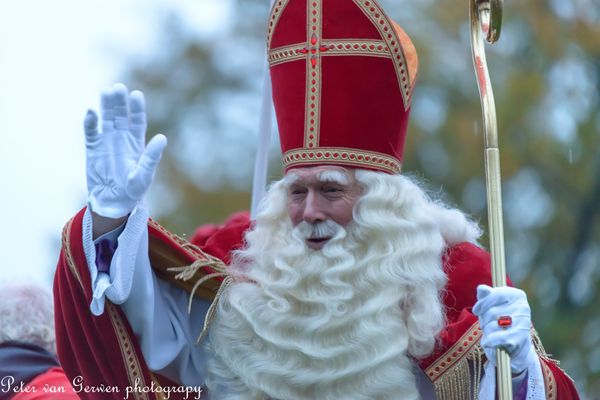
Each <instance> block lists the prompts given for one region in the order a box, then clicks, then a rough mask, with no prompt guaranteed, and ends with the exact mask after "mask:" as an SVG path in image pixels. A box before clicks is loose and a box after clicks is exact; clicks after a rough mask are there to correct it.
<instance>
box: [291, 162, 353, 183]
mask: <svg viewBox="0 0 600 400" xmlns="http://www.w3.org/2000/svg"><path fill="white" fill-rule="evenodd" d="M284 182H285V184H286V186H290V185H292V184H311V183H317V182H335V183H339V184H341V185H350V184H352V183H354V182H355V178H354V169H352V168H344V167H338V166H334V165H323V166H317V167H306V168H294V169H293V170H291V171H289V172H288V173H287V174H286V175H285V177H284Z"/></svg>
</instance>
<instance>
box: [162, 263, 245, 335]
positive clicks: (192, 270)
mask: <svg viewBox="0 0 600 400" xmlns="http://www.w3.org/2000/svg"><path fill="white" fill-rule="evenodd" d="M202 267H210V268H211V269H213V270H214V271H215V272H213V273H210V274H208V275H205V276H203V277H202V278H200V279H198V281H197V282H196V283H195V284H194V286H193V287H192V290H191V292H190V298H189V301H188V313H189V314H191V312H192V303H193V299H194V293H196V290H198V288H199V287H201V286H202V284H204V283H206V282H208V281H209V280H211V279H215V278H224V279H223V282H221V285H220V286H219V290H217V293H216V294H215V297H214V299H213V301H212V303H211V305H210V307H209V308H208V311H207V312H206V317H205V318H204V325H203V327H202V331H201V332H200V335H199V336H198V339H197V340H196V343H200V342H201V341H202V340H203V339H204V337H205V336H206V334H207V333H208V328H209V327H210V324H211V322H212V321H213V320H214V319H215V316H216V313H217V306H218V303H219V299H220V298H221V295H222V294H223V292H224V290H225V289H226V288H227V287H229V286H230V285H231V284H232V283H233V277H232V276H231V274H230V273H229V271H227V268H226V267H225V265H224V264H223V262H222V261H221V260H219V259H217V258H214V257H212V256H209V257H208V259H200V260H196V261H195V262H194V263H192V264H191V265H185V266H182V267H173V268H169V269H168V270H169V271H173V272H179V273H178V274H177V275H176V276H175V278H176V279H181V280H184V281H187V280H190V279H192V278H193V277H194V276H195V275H196V273H197V272H198V271H200V269H201V268H202Z"/></svg>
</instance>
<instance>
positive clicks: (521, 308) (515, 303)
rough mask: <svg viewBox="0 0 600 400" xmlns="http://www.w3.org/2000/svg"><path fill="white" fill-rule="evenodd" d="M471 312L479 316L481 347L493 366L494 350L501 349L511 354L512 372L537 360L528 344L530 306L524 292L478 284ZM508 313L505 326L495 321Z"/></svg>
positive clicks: (531, 346)
mask: <svg viewBox="0 0 600 400" xmlns="http://www.w3.org/2000/svg"><path fill="white" fill-rule="evenodd" d="M473 313H474V314H475V315H477V316H478V317H479V324H480V325H481V329H482V330H483V338H482V339H481V346H482V347H483V349H484V351H485V354H486V356H487V358H488V360H490V362H491V363H492V364H493V365H496V349H497V348H504V349H505V350H506V351H507V352H508V355H509V356H510V366H511V370H512V372H513V373H515V374H519V373H521V372H523V371H524V370H525V369H527V368H529V367H530V366H532V365H535V363H536V362H537V355H536V353H535V350H534V348H533V345H532V343H531V335H530V330H531V309H530V308H529V303H528V302H527V295H526V294H525V292H524V291H522V290H520V289H516V288H512V287H506V286H505V287H497V288H491V287H489V286H487V285H479V286H478V287H477V303H475V306H474V307H473ZM503 316H508V317H510V318H512V323H511V324H510V326H507V327H506V328H503V327H501V326H500V325H499V324H498V318H499V317H503Z"/></svg>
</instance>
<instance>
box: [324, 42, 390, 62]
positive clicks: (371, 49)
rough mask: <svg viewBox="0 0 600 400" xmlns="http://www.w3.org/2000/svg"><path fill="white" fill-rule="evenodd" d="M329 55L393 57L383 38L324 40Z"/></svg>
mask: <svg viewBox="0 0 600 400" xmlns="http://www.w3.org/2000/svg"><path fill="white" fill-rule="evenodd" d="M323 46H325V47H327V48H328V49H329V50H328V51H327V53H326V55H327V56H371V57H384V58H391V57H392V56H391V55H390V51H389V48H388V46H387V44H386V43H385V42H384V41H382V40H370V39H337V40H323Z"/></svg>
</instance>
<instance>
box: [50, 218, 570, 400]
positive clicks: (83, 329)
mask: <svg viewBox="0 0 600 400" xmlns="http://www.w3.org/2000/svg"><path fill="white" fill-rule="evenodd" d="M83 215H84V210H82V211H80V212H79V213H78V214H77V215H76V216H75V217H74V218H73V219H72V220H70V221H69V222H68V223H67V225H66V226H65V228H64V230H63V241H62V250H61V254H60V259H59V262H58V267H57V271H56V275H55V279H54V297H55V318H56V334H57V346H58V354H59V358H60V361H61V364H62V366H63V368H64V370H65V372H66V374H67V376H68V377H69V379H70V380H71V381H72V380H73V379H76V378H77V377H81V380H82V384H81V386H79V387H75V389H76V391H77V390H79V392H78V395H79V396H80V397H81V398H82V399H94V400H96V399H98V400H103V399H115V400H117V399H119V400H121V399H123V396H124V394H125V393H126V391H127V390H131V388H138V389H143V388H150V389H152V390H150V391H147V392H146V393H144V391H143V390H137V391H134V392H133V393H131V394H130V397H129V398H133V399H136V400H137V399H148V400H154V399H160V398H161V397H160V395H161V394H162V393H161V390H163V388H164V389H168V388H172V389H171V390H172V393H171V397H170V398H171V399H180V398H183V397H185V393H177V392H176V388H177V385H175V384H173V383H172V382H170V381H168V380H167V379H166V378H164V377H162V376H160V375H158V374H153V373H151V372H150V371H149V370H148V367H147V365H146V363H145V362H144V359H143V356H142V353H141V351H140V348H139V345H138V343H137V341H136V339H135V336H134V335H133V332H132V330H131V328H130V326H129V324H128V322H127V319H126V318H125V316H124V315H123V313H122V312H121V310H120V308H119V306H117V305H114V304H112V303H110V302H108V301H107V302H106V307H105V312H104V314H102V315H101V316H99V317H96V316H94V315H92V314H91V312H90V303H91V299H92V293H91V283H90V276H89V272H88V267H87V262H86V259H85V255H84V252H83V247H82V220H83ZM249 227H250V220H249V217H248V214H247V213H238V214H234V215H233V216H232V217H231V218H230V219H229V220H228V221H227V222H226V223H225V224H223V225H206V226H203V227H200V228H199V229H198V230H197V231H196V233H195V234H194V236H193V237H192V239H191V240H190V242H188V241H186V240H184V239H182V238H180V237H178V236H176V235H174V234H172V233H170V232H168V231H167V230H166V229H164V228H163V227H161V226H160V225H158V224H157V223H156V222H154V221H152V220H150V221H149V224H148V229H149V242H150V259H151V263H152V266H153V268H154V270H155V272H156V273H157V275H158V276H159V277H161V278H162V279H166V280H168V281H170V282H172V283H173V284H176V285H179V286H181V287H183V288H184V289H186V290H188V291H189V290H190V289H191V288H192V286H193V284H194V281H197V279H199V278H200V277H202V276H204V275H205V274H207V273H210V272H213V271H212V269H211V267H210V265H211V263H215V262H220V261H222V265H226V264H227V263H228V262H229V261H230V259H229V257H230V252H231V250H232V249H234V248H238V247H240V246H241V245H242V243H243V234H244V232H245V231H246V230H247V229H248V228H249ZM443 261H444V269H445V272H446V274H447V275H448V284H447V286H446V289H445V292H444V304H445V307H446V317H447V325H446V327H445V328H444V330H443V332H442V333H441V334H440V337H439V340H438V343H437V346H436V348H435V350H434V352H433V354H432V355H431V356H430V357H428V358H426V359H424V360H421V362H420V366H421V368H422V369H423V370H424V371H425V373H426V374H427V376H428V377H429V378H430V379H431V381H432V382H433V384H434V387H435V388H436V392H437V394H438V398H440V399H453V398H455V397H453V396H455V395H456V394H457V392H456V390H459V391H460V390H468V388H466V389H465V388H464V387H463V388H462V389H461V388H460V385H456V382H460V379H463V378H465V377H466V378H469V375H468V374H469V366H468V363H467V361H469V362H476V363H478V362H479V363H481V362H482V361H483V358H482V357H483V352H482V350H481V347H480V345H479V341H480V337H481V330H480V328H479V324H478V322H477V317H476V316H475V315H473V313H472V312H471V307H472V306H473V305H474V304H475V301H476V287H477V285H479V284H482V283H483V284H488V285H491V269H490V257H489V254H488V253H487V252H485V251H484V250H482V249H480V248H479V247H477V246H475V245H473V244H469V243H462V244H459V245H457V246H454V247H452V248H450V249H449V250H448V251H447V252H446V254H445V256H444V260H443ZM190 264H195V265H196V266H198V267H199V268H198V271H197V272H196V273H194V274H193V275H194V276H193V279H191V280H188V281H185V282H184V281H181V280H178V279H175V278H174V273H173V272H171V271H169V270H168V268H170V267H178V266H184V265H190ZM212 265H214V264H212ZM219 285H220V281H219V280H218V279H213V280H210V281H208V282H207V283H206V284H203V285H202V287H201V288H200V289H199V290H198V291H197V292H196V294H197V295H199V296H201V297H203V298H207V299H212V298H214V295H215V293H216V291H217V290H218V288H219ZM540 349H541V346H540ZM539 354H540V359H541V360H542V370H543V372H544V378H545V384H546V393H547V398H548V399H553V400H554V399H560V400H573V399H579V396H578V395H577V392H576V391H575V388H574V385H573V382H572V380H571V379H570V378H569V377H568V376H567V375H566V374H565V373H564V372H563V371H562V370H561V369H560V368H559V367H558V365H557V363H556V362H555V361H553V360H550V359H549V358H548V357H547V356H546V355H545V353H543V352H542V351H541V350H540V352H539ZM465 374H467V375H465ZM463 386H464V385H463ZM179 388H180V389H181V387H179ZM86 389H87V391H86ZM98 390H103V391H102V392H98ZM93 391H96V392H93Z"/></svg>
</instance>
